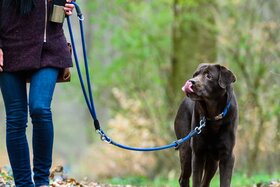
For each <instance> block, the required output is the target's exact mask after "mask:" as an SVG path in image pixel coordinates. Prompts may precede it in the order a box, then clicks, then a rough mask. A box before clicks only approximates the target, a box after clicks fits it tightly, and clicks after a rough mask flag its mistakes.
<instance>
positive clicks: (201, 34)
mask: <svg viewBox="0 0 280 187" xmlns="http://www.w3.org/2000/svg"><path fill="white" fill-rule="evenodd" d="M213 4H214V3H213ZM201 5H202V6H198V7H192V8H190V7H186V5H184V4H182V3H180V1H179V0H174V1H173V6H172V8H173V15H174V21H173V25H172V36H171V37H172V51H171V58H170V62H171V66H170V74H169V77H168V85H167V100H168V102H169V104H170V105H169V106H175V107H177V105H176V104H175V105H174V103H178V102H180V101H181V100H182V98H183V94H182V92H181V87H182V86H183V84H184V83H185V81H186V80H187V79H189V78H191V77H192V74H193V72H194V70H195V69H196V67H197V65H198V64H199V63H203V62H214V61H215V60H216V53H217V51H216V50H217V49H216V34H215V33H214V32H213V31H211V28H206V26H205V25H203V24H201V23H198V22H196V21H193V20H191V19H188V17H187V15H188V14H190V15H191V16H194V17H197V19H202V20H203V21H202V23H208V24H209V25H212V26H213V25H214V24H215V23H214V16H213V15H211V14H207V15H205V9H207V7H209V6H211V4H210V3H208V4H207V5H203V4H202V3H201Z"/></svg>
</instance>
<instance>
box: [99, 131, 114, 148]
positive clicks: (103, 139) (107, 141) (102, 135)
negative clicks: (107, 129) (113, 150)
mask: <svg viewBox="0 0 280 187" xmlns="http://www.w3.org/2000/svg"><path fill="white" fill-rule="evenodd" d="M96 133H97V134H99V135H100V139H101V140H102V141H103V142H106V143H108V144H111V143H112V140H111V138H109V137H108V136H107V135H106V134H105V133H104V132H103V131H102V130H100V129H98V130H96Z"/></svg>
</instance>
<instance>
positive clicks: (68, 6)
mask: <svg viewBox="0 0 280 187" xmlns="http://www.w3.org/2000/svg"><path fill="white" fill-rule="evenodd" d="M66 2H67V3H66V4H65V6H64V10H65V13H66V15H68V16H71V15H72V14H73V12H72V10H73V9H74V7H75V6H74V5H73V4H71V2H72V0H66Z"/></svg>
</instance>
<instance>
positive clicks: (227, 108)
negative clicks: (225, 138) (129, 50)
mask: <svg viewBox="0 0 280 187" xmlns="http://www.w3.org/2000/svg"><path fill="white" fill-rule="evenodd" d="M230 105H231V100H229V102H228V103H227V105H226V107H225V109H224V110H223V112H222V113H220V114H219V115H217V116H215V117H214V118H206V119H207V121H218V120H221V119H223V118H224V117H225V116H226V115H227V113H228V110H229V108H230Z"/></svg>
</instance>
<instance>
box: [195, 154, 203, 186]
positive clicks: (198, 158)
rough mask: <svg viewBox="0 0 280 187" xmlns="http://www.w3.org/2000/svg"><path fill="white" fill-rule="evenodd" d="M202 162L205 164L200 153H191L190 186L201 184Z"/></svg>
mask: <svg viewBox="0 0 280 187" xmlns="http://www.w3.org/2000/svg"><path fill="white" fill-rule="evenodd" d="M204 164H205V159H204V156H202V155H201V154H196V153H193V155H192V169H193V173H192V174H193V176H192V182H193V185H192V186H193V187H200V186H201V181H202V174H203V168H204Z"/></svg>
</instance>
